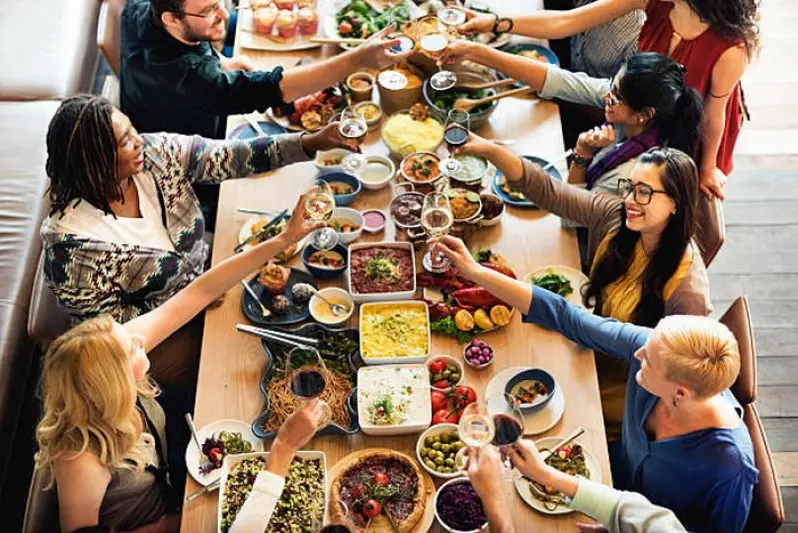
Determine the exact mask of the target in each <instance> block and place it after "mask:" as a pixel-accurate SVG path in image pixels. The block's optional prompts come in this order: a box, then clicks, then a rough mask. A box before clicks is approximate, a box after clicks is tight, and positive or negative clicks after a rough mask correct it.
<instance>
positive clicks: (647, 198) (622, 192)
mask: <svg viewBox="0 0 798 533" xmlns="http://www.w3.org/2000/svg"><path fill="white" fill-rule="evenodd" d="M630 192H633V193H634V196H633V197H632V198H633V199H634V201H635V202H637V203H638V204H640V205H648V204H650V203H651V198H653V197H654V195H655V194H657V193H660V194H668V191H660V190H657V189H655V188H654V187H652V186H651V185H649V184H647V183H632V180H629V179H625V178H621V179H619V180H618V196H620V197H621V198H626V197H627V196H629V193H630Z"/></svg>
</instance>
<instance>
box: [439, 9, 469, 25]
mask: <svg viewBox="0 0 798 533" xmlns="http://www.w3.org/2000/svg"><path fill="white" fill-rule="evenodd" d="M436 15H437V17H438V20H440V21H441V24H443V25H445V26H449V27H455V26H459V25H460V24H462V23H464V22H465V21H466V12H465V9H463V8H462V7H460V6H459V5H457V4H447V5H445V6H443V7H442V8H440V9H438V12H437V13H436Z"/></svg>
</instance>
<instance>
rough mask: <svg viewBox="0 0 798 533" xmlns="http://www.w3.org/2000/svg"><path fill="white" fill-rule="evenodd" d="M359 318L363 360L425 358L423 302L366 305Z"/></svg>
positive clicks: (426, 329) (426, 325) (426, 322)
mask: <svg viewBox="0 0 798 533" xmlns="http://www.w3.org/2000/svg"><path fill="white" fill-rule="evenodd" d="M360 318H361V320H360V350H361V356H362V357H363V359H387V358H394V357H398V358H402V357H424V356H426V355H427V354H428V353H429V319H428V315H427V307H426V304H425V303H423V302H419V303H412V302H400V303H391V304H388V303H379V304H366V305H364V306H363V308H362V311H361V316H360Z"/></svg>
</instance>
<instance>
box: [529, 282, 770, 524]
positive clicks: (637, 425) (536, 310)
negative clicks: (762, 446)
mask: <svg viewBox="0 0 798 533" xmlns="http://www.w3.org/2000/svg"><path fill="white" fill-rule="evenodd" d="M533 291H534V292H533V298H532V304H531V305H530V306H529V312H528V314H527V315H526V316H525V317H524V321H525V322H530V323H533V324H538V325H541V326H543V327H545V328H547V329H550V330H553V331H557V332H559V333H561V334H562V335H564V336H566V337H568V338H569V339H571V340H572V341H574V342H577V343H579V344H581V345H582V346H585V347H587V348H590V349H592V350H595V351H598V352H602V353H605V354H607V355H611V356H613V357H618V358H620V359H623V360H624V361H626V362H627V363H629V379H628V384H627V392H626V406H625V409H624V417H623V428H622V436H621V440H620V442H619V443H618V444H617V445H616V446H613V449H612V450H611V456H610V458H611V460H612V474H613V479H614V481H615V487H616V488H619V489H623V490H631V491H635V492H639V493H641V494H643V496H645V497H646V498H648V499H649V500H651V501H652V502H653V503H655V504H657V505H661V506H663V507H667V508H668V509H671V510H672V511H673V512H674V513H675V514H676V516H677V517H678V518H679V520H680V521H681V522H682V523H683V524H684V526H685V527H686V528H687V529H688V531H694V532H696V533H710V532H711V533H739V532H740V531H742V529H743V527H744V526H745V521H746V519H747V517H748V511H749V509H750V507H751V497H752V493H753V488H754V485H756V482H757V478H758V476H759V471H758V470H757V469H756V467H755V466H754V451H753V445H752V443H751V437H750V435H749V434H748V429H747V428H746V427H745V425H744V424H743V423H742V422H741V423H740V425H738V426H737V427H735V428H734V429H725V428H710V429H704V430H701V431H696V432H693V433H689V434H687V435H682V436H679V437H674V438H671V439H664V440H661V441H651V440H650V439H649V438H648V435H647V434H646V431H645V427H644V426H645V422H646V419H647V418H648V415H649V414H650V413H651V410H652V409H653V408H654V405H655V404H656V403H657V401H658V400H659V398H657V397H656V396H654V395H652V394H651V393H649V392H648V391H646V390H645V389H643V388H642V387H641V386H640V385H638V384H637V381H636V380H635V374H636V373H637V371H638V370H639V369H640V362H639V361H638V360H637V359H635V357H634V353H635V352H636V351H637V350H638V349H639V348H640V347H642V346H643V345H644V344H645V343H646V341H647V340H648V337H649V335H650V334H651V331H652V330H651V329H649V328H644V327H640V326H635V325H633V324H624V323H622V322H618V321H617V320H615V319H612V318H602V317H599V316H596V315H594V314H592V313H589V312H587V311H585V310H583V309H582V308H580V307H578V306H575V305H573V304H570V303H568V302H566V301H565V300H564V299H563V298H561V297H559V296H557V295H556V294H553V293H551V292H549V291H547V290H545V289H541V288H540V287H534V289H533ZM723 397H724V398H726V399H727V400H728V401H729V402H730V403H731V404H732V405H733V406H734V407H735V409H736V410H738V412H740V413H741V412H742V409H741V408H740V404H739V403H738V402H737V401H736V400H735V399H734V396H732V394H731V393H730V392H729V391H728V390H727V391H725V392H724V393H723Z"/></svg>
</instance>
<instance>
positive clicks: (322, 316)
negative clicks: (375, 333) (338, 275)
mask: <svg viewBox="0 0 798 533" xmlns="http://www.w3.org/2000/svg"><path fill="white" fill-rule="evenodd" d="M319 294H321V295H322V296H324V297H325V298H326V299H327V300H328V301H329V302H330V303H331V304H338V305H343V306H344V307H346V308H347V309H349V312H348V313H345V314H343V315H341V316H335V315H334V314H333V312H332V309H330V306H329V305H327V304H326V303H324V301H322V299H321V298H319V297H318V296H316V295H315V294H314V295H313V296H312V297H311V298H310V303H309V304H308V308H309V309H310V316H312V317H313V319H314V320H315V321H316V322H319V323H321V324H324V325H327V326H338V325H340V324H343V323H344V322H346V321H347V320H349V319H350V318H351V317H352V313H354V311H355V302H353V301H352V297H351V296H349V293H348V292H346V291H345V290H343V289H341V288H339V287H327V288H324V289H321V290H319Z"/></svg>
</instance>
